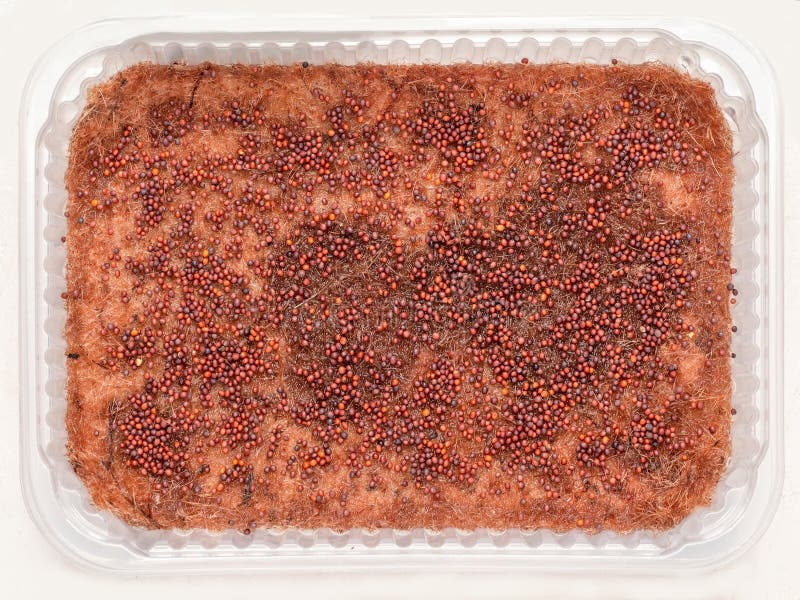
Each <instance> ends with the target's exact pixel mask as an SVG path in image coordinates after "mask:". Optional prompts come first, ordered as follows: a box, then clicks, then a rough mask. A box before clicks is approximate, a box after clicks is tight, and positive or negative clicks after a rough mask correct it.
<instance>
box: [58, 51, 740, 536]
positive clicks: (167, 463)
mask: <svg viewBox="0 0 800 600" xmlns="http://www.w3.org/2000/svg"><path fill="white" fill-rule="evenodd" d="M732 178H733V171H732V165H731V138H730V133H729V130H728V127H727V125H726V123H725V121H724V118H723V116H722V114H721V112H720V109H719V108H718V106H717V105H716V103H715V100H714V95H713V91H712V89H711V88H710V87H709V86H708V85H707V84H705V83H703V82H700V81H697V80H693V79H691V78H689V77H688V76H686V75H684V74H681V73H679V72H677V71H675V70H673V69H672V68H669V67H666V66H662V65H658V64H647V65H637V66H626V65H614V66H590V65H569V64H555V65H529V64H517V65H492V66H488V65H487V66H469V65H458V66H415V65H410V66H377V65H359V66H354V67H345V66H334V65H328V66H309V65H295V66H290V67H281V66H218V65H212V64H205V65H200V66H183V65H170V66H159V65H152V64H141V65H137V66H134V67H131V68H128V69H126V70H124V71H122V72H121V73H119V74H117V75H115V76H114V77H113V78H112V79H111V80H109V81H107V82H105V83H102V84H100V85H97V86H95V87H93V88H92V89H90V90H89V93H88V102H87V105H86V108H85V110H84V112H83V115H82V116H81V118H80V120H79V122H78V124H77V125H76V127H75V130H74V133H73V137H72V141H71V145H70V154H69V167H68V171H67V175H66V184H67V188H68V191H69V201H68V207H67V218H68V229H67V236H66V238H65V243H66V246H67V250H68V260H67V291H66V293H65V294H64V297H65V303H66V307H67V311H68V319H67V325H66V330H65V336H66V341H67V344H68V352H69V354H68V360H67V363H68V385H67V400H68V410H67V417H66V423H67V429H68V433H69V442H68V448H67V452H68V454H69V457H70V459H71V461H72V464H73V466H74V468H75V471H76V473H77V474H78V475H79V477H80V478H81V479H82V480H83V481H84V482H85V484H86V486H87V487H88V489H89V491H90V493H91V496H92V499H93V500H94V502H95V503H96V505H97V506H99V507H100V508H103V509H108V510H111V511H113V512H114V513H115V514H116V515H118V516H119V517H121V518H122V519H124V520H125V521H127V522H129V523H131V524H134V525H139V526H144V527H149V528H172V527H178V528H208V529H221V528H228V527H235V528H240V529H245V530H247V529H250V530H252V529H253V528H254V527H259V526H273V525H277V526H295V527H332V528H334V529H337V530H341V529H347V528H352V527H366V528H378V527H396V528H412V527H422V526H424V527H432V528H444V527H449V526H455V527H460V528H476V527H491V528H510V527H520V528H538V527H548V528H552V529H555V530H565V529H569V528H573V527H578V528H583V529H587V530H593V531H595V530H600V529H610V530H615V531H630V530H636V529H644V528H655V529H662V528H668V527H671V526H673V525H674V524H676V523H677V522H678V521H680V520H681V519H682V518H684V517H685V516H686V515H687V514H688V513H689V512H690V511H691V510H693V509H694V508H695V507H697V506H700V505H704V504H707V503H708V502H709V501H710V498H711V495H712V492H713V490H714V488H715V486H716V484H717V482H718V480H719V478H720V476H721V474H722V472H723V470H724V468H725V465H726V460H727V457H728V455H729V451H730V440H729V432H730V418H731V417H730V414H731V409H730V393H731V382H730V367H729V362H730V348H729V346H730V331H731V323H730V316H729V303H730V302H731V301H735V299H734V298H732V295H731V294H732V293H735V290H733V288H732V286H731V285H730V281H731V265H730V256H729V252H730V235H731V209H732V201H731V189H732Z"/></svg>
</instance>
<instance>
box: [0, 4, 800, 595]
mask: <svg viewBox="0 0 800 600" xmlns="http://www.w3.org/2000/svg"><path fill="white" fill-rule="evenodd" d="M649 4H651V3H647V2H643V1H642V0H640V1H639V2H613V1H611V0H607V1H603V0H590V1H585V0H584V1H581V2H572V3H554V4H553V5H546V6H538V5H535V4H534V3H533V2H531V1H530V0H528V1H526V2H510V1H509V2H506V3H505V4H503V5H502V7H501V4H499V3H498V4H493V5H491V6H487V5H486V4H485V3H483V4H482V3H478V2H474V3H471V2H467V1H466V0H462V1H461V2H458V3H456V2H451V1H441V0H440V1H439V2H437V3H436V5H435V7H436V12H437V13H439V14H474V13H481V12H485V11H486V10H487V9H488V8H492V9H493V10H494V11H495V12H496V13H497V14H506V15H508V14H528V15H543V14H548V15H558V14H563V15H568V14H576V15H582V14H592V13H597V12H598V11H599V10H600V9H602V12H603V13H604V14H606V15H607V14H619V15H625V14H631V15H634V14H635V15H639V16H641V15H646V14H648V12H649V13H650V14H654V15H660V16H686V17H690V18H701V19H708V20H712V21H715V22H717V23H719V24H721V25H723V26H727V27H728V28H730V29H732V30H733V31H735V32H737V33H738V34H739V35H740V36H742V37H743V38H745V39H747V40H749V41H750V42H752V43H753V44H754V45H755V46H756V47H758V48H759V49H760V50H761V51H763V52H764V53H765V54H766V56H767V58H768V59H769V60H770V61H771V63H772V65H773V67H774V69H775V71H776V74H777V77H778V80H779V81H780V83H781V86H782V92H783V97H784V106H785V108H786V112H785V121H784V143H785V148H786V152H785V155H784V160H785V165H786V174H787V176H786V184H785V190H784V191H785V198H786V253H785V269H786V294H785V299H786V329H787V336H786V338H787V349H786V361H785V363H786V370H787V379H786V390H785V391H786V393H785V402H786V431H787V448H786V464H787V473H786V480H785V486H784V493H783V499H782V503H781V507H780V509H779V511H778V514H777V516H776V518H775V521H774V522H773V525H772V527H771V528H770V530H769V531H768V532H767V534H766V535H765V536H764V538H763V539H762V540H761V541H760V542H759V544H758V545H757V546H756V547H755V548H753V549H752V550H751V551H750V552H748V553H747V554H746V555H745V556H744V557H742V558H741V559H739V560H738V561H737V562H735V563H733V564H731V565H729V566H727V567H725V568H723V569H721V570H719V571H717V572H715V573H711V574H707V575H704V576H702V577H697V578H690V577H686V578H680V579H673V580H663V581H662V580H659V579H657V578H648V579H647V580H644V579H633V580H626V579H624V578H603V579H598V578H594V579H590V578H588V577H587V578H581V577H571V578H570V579H569V580H564V579H558V578H555V577H552V578H548V577H542V576H537V577H535V578H534V577H526V576H515V577H514V578H511V577H505V578H502V579H500V578H492V577H489V576H486V575H482V576H480V577H477V576H475V577H467V576H445V577H430V576H426V577H425V578H418V577H414V576H413V575H412V574H408V575H406V576H402V577H400V576H393V577H391V578H385V579H380V580H376V579H373V578H370V577H368V576H363V577H353V576H348V577H347V578H346V579H338V580H337V579H336V578H334V577H304V578H302V579H298V578H296V577H281V576H269V577H248V578H246V579H241V578H236V577H225V578H221V577H215V578H212V577H207V578H203V579H201V580H198V579H197V578H194V579H193V580H192V581H191V584H193V585H192V590H191V593H192V594H193V595H196V596H199V597H206V596H208V597H211V596H212V595H214V596H219V595H223V594H224V595H225V596H228V597H244V596H245V595H248V596H251V595H254V594H259V595H269V596H273V597H274V596H276V595H279V594H287V593H288V594H291V596H292V597H295V598H297V597H300V598H303V597H306V596H309V597H310V596H311V595H312V594H313V595H322V596H325V597H326V598H330V597H339V596H347V597H351V598H352V597H375V596H376V592H377V591H378V589H380V591H381V592H382V593H383V594H384V595H388V596H396V597H408V596H410V595H411V594H414V595H415V596H420V597H426V596H428V595H434V594H435V595H438V596H442V597H449V596H451V595H457V596H459V597H461V598H468V597H486V596H493V597H516V596H527V597H530V596H536V595H544V596H547V597H554V596H562V595H567V596H574V595H589V596H590V597H605V596H607V597H614V598H620V597H631V598H639V597H644V596H648V597H651V598H659V597H664V598H673V597H703V598H705V597H709V598H728V597H733V598H762V597H768V598H800V582H797V581H796V575H795V573H794V569H793V567H794V566H795V562H796V561H795V558H794V556H795V547H794V542H795V540H796V539H797V538H798V535H800V499H799V498H798V495H800V465H798V464H796V463H797V461H796V459H797V458H800V439H793V436H792V435H791V433H792V431H793V429H794V428H795V427H796V426H797V425H798V424H800V409H798V407H797V401H798V396H800V373H798V372H797V369H796V367H794V365H796V364H798V358H799V357H800V356H799V355H800V352H798V350H797V347H796V345H794V344H793V341H794V339H793V338H797V337H798V336H797V335H794V336H793V334H797V333H800V318H798V316H797V309H798V308H800V300H798V297H797V296H798V292H800V283H799V282H798V278H797V277H796V276H794V273H796V272H797V270H798V267H800V240H798V237H800V219H799V217H800V214H798V213H800V211H799V210H798V206H797V203H796V202H793V199H794V198H796V197H797V196H798V192H800V175H799V174H797V172H796V170H795V169H794V168H793V167H794V165H796V164H797V162H798V159H800V127H798V110H797V109H796V108H795V107H796V106H797V105H798V103H799V102H800V85H799V84H798V81H797V67H796V65H794V64H792V63H793V61H794V60H796V56H797V54H798V53H797V50H798V49H800V44H798V42H797V37H796V36H797V27H798V25H800V2H797V1H795V0H767V1H764V2H761V3H759V4H758V5H757V6H752V5H747V6H745V7H741V8H738V9H734V8H731V5H732V4H734V3H731V2H721V1H716V2H709V3H707V4H705V5H701V4H700V3H699V2H697V1H694V2H684V1H673V2H670V3H669V4H668V5H665V6H660V5H653V6H646V5H649ZM237 5H240V6H238V8H237ZM189 6H191V10H192V11H196V12H204V11H208V10H218V9H220V8H221V7H224V8H225V10H227V11H229V12H233V11H237V12H247V10H248V8H247V6H246V4H245V3H243V2H242V3H238V2H234V1H232V0H227V1H226V2H225V3H222V4H220V3H219V2H218V1H217V2H208V1H205V0H196V1H195V2H192V3H190V4H188V5H181V3H178V2H154V1H146V0H138V1H136V2H132V3H119V4H116V5H112V3H111V2H108V1H106V2H100V1H98V0H93V1H87V2H84V3H73V2H63V3H59V5H58V6H48V5H47V4H46V3H44V2H22V1H21V0H0V68H1V70H0V73H2V74H3V83H4V85H3V88H2V94H1V95H0V109H2V110H0V131H2V132H3V133H4V135H3V136H2V137H0V207H2V209H0V231H3V232H7V235H5V236H3V237H2V238H0V273H3V274H4V277H3V279H2V283H0V311H1V312H0V315H2V317H3V318H1V319H0V348H4V349H5V352H4V353H2V354H0V384H2V387H0V389H2V390H3V392H4V393H3V401H2V402H0V530H2V531H3V532H4V533H5V536H6V540H5V543H4V544H3V545H2V546H0V575H2V579H0V585H2V586H3V587H4V588H5V589H6V590H7V591H8V592H11V594H10V597H15V596H16V595H17V593H19V594H20V595H22V594H24V595H25V596H29V595H30V593H31V592H34V593H35V592H38V593H37V594H36V597H39V596H40V595H41V597H45V594H46V595H47V596H51V597H52V595H54V594H58V595H59V596H60V597H61V598H65V597H66V598H71V597H81V598H101V597H102V598H106V597H114V598H125V597H134V596H136V597H140V596H141V595H142V594H153V593H158V594H159V595H160V594H161V593H172V594H180V593H181V591H182V590H181V588H183V587H184V586H185V585H186V584H187V583H190V582H189V581H188V578H169V579H167V578H160V579H145V580H137V581H132V580H130V579H118V578H112V577H110V576H100V575H97V574H94V573H87V572H84V571H81V570H78V569H76V568H75V567H73V566H72V565H71V564H70V563H68V562H67V561H65V560H64V559H62V558H61V557H60V555H58V553H57V552H56V551H55V550H54V549H53V548H51V547H49V545H48V544H47V542H45V540H44V539H43V538H42V536H41V535H40V534H39V533H38V531H37V530H36V529H35V527H34V526H33V524H32V522H31V521H30V519H29V518H28V516H27V514H26V513H25V509H24V507H23V503H22V498H21V494H20V490H19V482H18V452H17V445H18V383H17V369H18V363H17V357H16V354H15V352H14V349H15V348H16V347H17V328H16V315H17V312H18V302H17V292H18V289H17V285H18V277H17V271H16V262H17V234H16V229H17V206H16V204H17V199H16V194H15V191H16V185H17V172H18V169H17V142H18V139H17V115H18V108H19V106H18V105H19V97H20V94H21V90H22V86H23V84H24V81H25V78H26V76H27V73H28V71H29V70H30V67H31V65H32V63H33V61H34V60H35V59H36V58H37V57H38V56H39V55H40V54H42V52H43V51H44V50H45V49H46V48H47V46H49V45H50V44H51V43H52V42H53V41H55V40H56V39H58V38H60V37H61V36H63V35H65V34H66V33H68V32H69V31H71V30H73V29H75V28H77V27H79V26H81V25H83V24H85V23H87V22H90V21H94V20H98V19H103V18H109V17H118V16H127V15H136V16H141V15H143V14H148V13H150V14H164V13H166V12H187V11H188V10H190V9H189ZM253 6H254V7H258V6H261V10H262V11H270V12H271V13H272V14H276V13H278V12H284V11H292V12H294V13H295V14H296V13H298V12H302V13H307V14H319V13H324V12H330V10H331V6H334V5H332V4H330V3H326V2H320V1H318V0H306V1H305V2H304V3H303V4H302V5H288V6H287V5H281V6H279V7H269V6H267V4H266V3H264V2H258V3H254V4H253ZM335 6H337V7H338V8H339V12H345V11H348V12H353V13H358V14H364V13H363V12H362V11H361V9H360V7H361V6H363V7H365V8H364V9H363V10H365V11H369V10H370V8H371V7H373V6H374V4H373V2H368V1H364V0H361V1H360V2H358V3H356V2H353V3H352V4H351V5H349V6H347V7H345V6H344V5H343V3H339V4H337V5H335ZM432 6H433V5H432V4H431V3H430V1H428V2H424V1H423V2H420V1H418V0H407V1H406V2H404V4H403V6H402V7H401V8H399V9H397V10H395V11H394V12H395V13H397V14H412V15H413V14H419V13H420V12H424V11H426V10H429V9H430V8H431V7H432ZM251 10H252V9H251ZM384 10H385V9H384ZM43 17H44V18H43ZM790 61H792V62H790ZM793 367H794V368H793ZM376 586H380V588H376Z"/></svg>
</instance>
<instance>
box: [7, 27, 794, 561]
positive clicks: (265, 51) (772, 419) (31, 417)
mask: <svg viewBox="0 0 800 600" xmlns="http://www.w3.org/2000/svg"><path fill="white" fill-rule="evenodd" d="M522 58H527V59H529V60H530V61H531V62H536V63H542V62H553V61H560V62H591V63H609V62H610V61H611V60H612V59H614V58H616V59H619V60H620V61H624V62H627V63H641V62H646V61H652V60H657V61H661V62H663V63H666V64H669V65H674V66H676V67H678V68H680V69H683V70H685V71H686V72H688V73H689V74H691V75H693V76H695V77H698V78H701V79H703V80H705V81H707V82H709V83H710V84H711V85H712V86H713V88H714V90H715V91H716V96H717V99H718V101H719V104H720V106H721V107H722V109H723V111H724V113H725V115H726V117H727V118H728V120H729V123H730V125H731V128H732V130H733V134H734V150H735V156H734V164H735V169H736V181H735V187H734V203H735V207H734V227H733V236H734V238H733V265H734V266H735V267H737V268H738V273H737V274H736V276H735V285H736V287H737V289H738V290H739V296H738V303H737V304H736V305H735V306H734V307H733V319H734V322H735V323H736V325H737V326H738V333H737V334H736V335H735V336H734V338H733V342H732V344H733V348H732V350H733V352H735V353H736V358H735V359H733V361H732V369H733V378H734V394H733V400H732V402H733V406H734V408H735V409H736V411H737V414H736V416H735V417H734V418H733V428H732V456H731V460H730V464H729V467H728V469H727V471H726V473H725V474H724V476H723V478H722V481H721V482H720V484H719V486H718V488H717V491H716V495H715V496H714V499H713V502H712V504H711V506H709V507H706V508H702V509H699V510H697V511H695V512H694V513H693V514H691V515H690V516H689V517H688V518H687V519H686V520H685V521H683V522H682V523H681V524H680V525H678V526H677V527H675V528H674V529H672V530H670V531H666V532H661V533H651V532H646V531H642V532H636V533H633V534H630V535H624V536H623V535H618V534H615V533H613V532H601V533H599V534H596V535H587V534H585V533H582V532H580V531H573V532H568V533H562V534H557V533H553V532H550V531H548V530H536V531H521V530H504V531H489V530H477V531H460V530H454V529H449V530H444V531H439V532H435V531H427V530H422V529H418V530H411V531H397V530H389V529H387V530H378V531H371V532H370V531H364V530H351V531H347V532H345V533H335V532H332V531H331V530H327V529H319V530H298V529H288V530H273V529H259V530H257V531H256V532H255V533H253V534H252V535H249V536H246V535H244V534H242V533H239V532H236V531H227V532H222V533H212V532H207V531H198V530H193V531H145V530H140V529H135V528H132V527H130V526H128V525H126V524H125V523H123V522H121V521H120V520H119V519H117V518H115V517H114V516H112V515H111V514H110V513H107V512H103V511H98V510H97V509H96V508H95V507H94V506H93V505H92V503H91V500H90V499H89V495H88V492H87V491H86V489H85V488H84V487H83V484H82V483H81V482H80V481H79V480H78V478H77V477H76V475H75V474H74V473H73V471H72V468H71V466H70V464H69V462H68V461H67V459H66V457H65V453H64V448H65V441H66V432H65V427H64V413H65V404H66V403H65V398H64V387H65V386H64V384H65V360H66V359H65V343H64V340H63V325H64V319H65V309H64V306H63V302H62V300H61V297H60V294H61V292H62V291H64V290H65V280H64V264H65V252H64V248H63V244H61V243H60V238H61V237H62V236H63V235H64V234H65V232H66V221H65V219H64V217H63V211H64V206H65V202H66V192H65V189H64V181H63V176H64V172H65V169H66V165H67V145H68V140H69V137H70V133H71V130H72V126H73V124H74V123H75V120H76V118H77V117H78V115H79V114H80V112H81V110H82V108H83V105H84V102H85V95H86V91H87V89H88V88H89V87H90V86H91V85H92V84H94V83H96V82H98V81H101V80H104V79H106V78H108V77H110V76H111V75H112V74H113V73H115V72H117V71H119V70H120V69H122V68H124V67H126V66H128V65H131V64H134V63H137V62H140V61H153V62H158V63H171V62H174V61H182V62H187V63H198V62H202V61H212V62H217V63H237V62H238V63H262V62H276V63H282V64H287V63H294V62H300V61H308V62H310V63H313V64H316V63H324V62H339V63H345V64H353V63H356V62H377V63H425V62H434V63H451V62H474V63H482V62H517V61H519V60H521V59H522ZM770 73H771V71H770V69H769V67H768V66H767V65H766V64H765V63H764V62H763V60H761V59H760V58H759V57H758V56H757V54H756V53H755V52H754V51H753V50H752V49H751V48H749V47H748V46H747V45H746V44H744V43H742V42H741V41H739V40H738V39H737V38H736V37H734V36H733V35H731V34H729V33H727V32H725V31H723V30H721V29H719V28H717V27H715V26H712V25H708V24H703V23H691V22H689V23H687V22H685V21H660V20H650V21H637V20H630V19H599V18H598V19H560V20H542V19H537V20H535V21H534V20H530V19H512V18H504V19H491V18H465V19H460V18H459V19H392V20H375V19H369V20H360V21H359V20H347V21H342V20H336V19H330V18H329V19H319V18H316V19H294V20H282V21H275V20H274V19H266V18H231V17H213V18H210V17H209V18H198V17H165V18H152V19H134V20H117V21H105V22H100V23H96V24H92V25H89V26H87V27H85V28H83V29H81V30H78V31H76V32H74V33H73V34H71V35H69V36H68V37H67V38H65V39H63V40H61V41H60V42H58V43H57V44H56V45H55V46H53V47H52V48H51V49H50V51H49V52H47V54H46V55H45V56H44V57H42V58H41V60H40V61H39V62H38V63H37V65H36V66H35V67H34V69H33V71H32V73H31V75H30V78H29V81H28V85H27V87H26V90H25V93H24V97H23V100H22V111H21V115H20V117H21V123H20V131H21V137H20V163H21V165H22V166H21V177H20V181H21V194H20V202H21V209H20V214H21V224H20V227H21V236H20V237H21V252H20V255H21V265H20V267H21V268H20V271H21V302H20V306H21V314H20V340H21V362H22V370H21V390H22V391H21V398H20V409H21V410H20V414H21V423H20V427H21V430H20V439H21V452H20V456H21V461H22V464H21V478H22V487H23V491H24V495H25V499H26V504H27V507H28V510H29V512H30V514H31V516H32V517H33V519H34V520H35V521H36V523H37V524H38V526H39V528H40V529H41V531H42V532H43V533H44V535H45V536H46V537H47V538H48V539H50V540H51V542H52V543H53V544H54V545H55V546H56V547H58V548H59V549H60V550H61V551H62V552H63V553H64V554H65V555H67V556H69V557H70V558H72V559H74V560H76V561H79V562H80V563H83V564H85V565H92V566H94V567H100V568H104V569H109V570H119V571H130V572H139V573H159V572H182V573H186V572H198V571H217V572H228V571H242V570H270V569H281V570H287V569H293V570H303V571H324V570H347V571H353V570H361V569H370V570H376V569H377V570H391V569H411V568H415V569H420V570H425V569H428V570H430V569H437V570H442V569H469V570H476V569H477V570H479V569H490V570H504V569H514V568H524V569H546V570H548V571H550V572H553V571H565V572H569V571H575V570H582V571H586V570H593V569H596V570H603V571H642V570H645V571H670V570H685V569H687V568H694V569H702V568H709V567H711V566H714V565H719V564H721V563H722V562H725V561H726V560H730V559H732V558H733V557H735V556H737V555H738V554H740V553H742V552H743V551H744V550H745V549H746V548H747V547H749V546H750V545H751V544H752V543H753V542H754V541H755V540H756V539H757V538H758V537H759V536H760V535H761V533H763V531H764V529H765V528H766V526H767V525H768V524H769V521H770V519H771V517H772V515H773V513H774V510H775V508H776V505H777V502H778V498H779V496H780V488H781V482H782V476H783V454H782V453H783V447H782V428H783V422H782V400H781V394H782V381H783V373H782V339H781V337H782V310H783V308H782V287H781V275H782V272H781V254H782V242H781V228H782V226H781V222H780V216H781V214H782V208H781V190H780V157H779V156H778V154H777V150H778V148H779V147H780V146H779V140H778V138H777V136H778V134H779V131H780V105H779V101H778V98H777V92H776V90H775V86H774V83H773V81H772V78H771V74H770Z"/></svg>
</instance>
